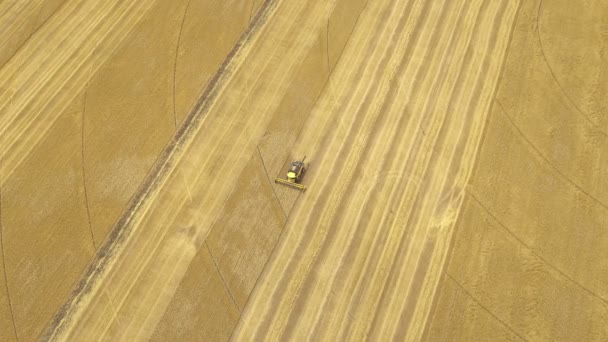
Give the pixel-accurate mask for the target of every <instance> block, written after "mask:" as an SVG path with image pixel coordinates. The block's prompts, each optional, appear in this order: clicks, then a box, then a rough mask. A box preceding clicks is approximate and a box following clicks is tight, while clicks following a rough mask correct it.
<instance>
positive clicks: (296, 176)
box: [274, 156, 306, 192]
mask: <svg viewBox="0 0 608 342" xmlns="http://www.w3.org/2000/svg"><path fill="white" fill-rule="evenodd" d="M304 159H306V156H304V158H302V160H296V161H292V162H291V164H290V165H289V171H287V179H284V178H275V179H274V182H275V183H279V184H283V185H287V186H290V187H292V188H295V189H298V190H300V191H302V192H304V191H306V187H305V186H304V185H302V184H300V183H298V181H299V180H300V176H301V175H302V173H303V172H304V168H305V166H304Z"/></svg>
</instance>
